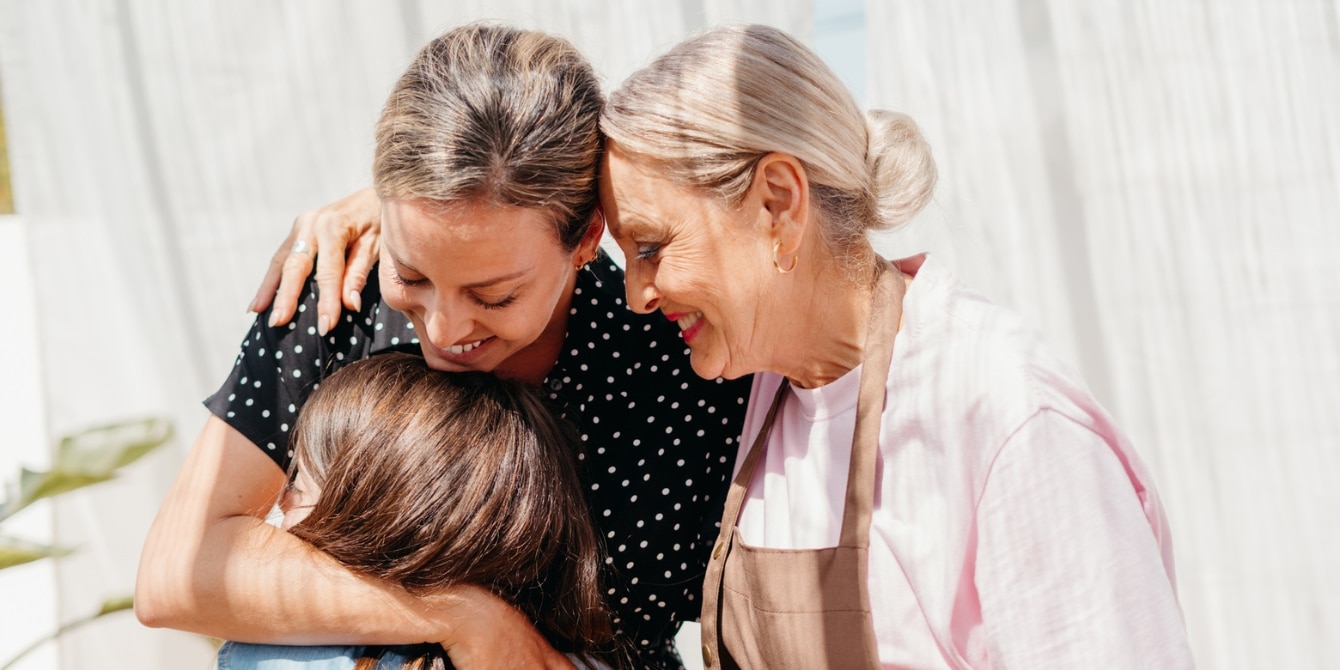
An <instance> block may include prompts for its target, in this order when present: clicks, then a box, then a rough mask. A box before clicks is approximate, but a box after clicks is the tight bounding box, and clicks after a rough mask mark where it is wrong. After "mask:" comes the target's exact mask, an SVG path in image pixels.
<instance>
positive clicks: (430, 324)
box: [420, 300, 475, 349]
mask: <svg viewBox="0 0 1340 670" xmlns="http://www.w3.org/2000/svg"><path fill="white" fill-rule="evenodd" d="M468 313H469V310H466V309H462V308H461V306H460V305H452V304H448V302H447V301H445V300H438V301H437V302H435V303H434V304H433V306H432V307H431V308H429V309H428V310H427V313H426V314H424V315H423V327H424V330H426V331H428V332H426V333H421V334H420V337H423V338H424V339H426V340H428V343H429V344H431V345H433V346H434V347H437V348H438V349H446V348H447V347H450V346H451V345H453V344H459V343H460V341H461V340H462V339H464V338H466V337H467V336H469V334H470V333H471V332H473V330H474V327H475V324H474V320H473V319H471V318H470V317H469V316H468Z"/></svg>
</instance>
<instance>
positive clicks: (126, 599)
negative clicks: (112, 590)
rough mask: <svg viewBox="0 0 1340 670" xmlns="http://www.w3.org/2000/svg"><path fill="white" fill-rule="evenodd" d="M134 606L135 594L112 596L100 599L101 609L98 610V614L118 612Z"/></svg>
mask: <svg viewBox="0 0 1340 670" xmlns="http://www.w3.org/2000/svg"><path fill="white" fill-rule="evenodd" d="M133 607H135V596H129V595H127V596H114V597H111V598H108V599H106V600H104V601H102V609H99V610H98V616H104V615H107V614H111V613H112V612H120V611H121V610H128V609H131V608H133Z"/></svg>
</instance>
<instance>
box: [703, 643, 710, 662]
mask: <svg viewBox="0 0 1340 670" xmlns="http://www.w3.org/2000/svg"><path fill="white" fill-rule="evenodd" d="M703 665H707V666H710V665H712V650H711V649H709V648H708V647H707V645H703Z"/></svg>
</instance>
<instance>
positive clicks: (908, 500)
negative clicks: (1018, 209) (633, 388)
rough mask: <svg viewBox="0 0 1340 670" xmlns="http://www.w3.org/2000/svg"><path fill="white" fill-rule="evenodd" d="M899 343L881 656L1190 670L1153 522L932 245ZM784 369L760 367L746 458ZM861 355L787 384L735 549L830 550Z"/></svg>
mask: <svg viewBox="0 0 1340 670" xmlns="http://www.w3.org/2000/svg"><path fill="white" fill-rule="evenodd" d="M899 266H900V267H901V268H902V269H903V270H904V271H905V272H908V273H909V274H914V275H915V278H914V280H913V281H912V282H911V283H910V284H909V287H908V292H907V296H906V297H905V299H904V316H903V324H902V328H901V330H900V331H899V333H898V336H897V338H896V339H895V341H894V352H893V361H892V363H891V365H890V369H889V378H888V383H887V392H888V395H887V396H886V399H885V409H884V413H883V417H882V424H881V435H880V453H879V456H878V462H877V477H878V481H877V484H876V492H875V496H876V499H875V504H874V513H873V518H872V521H871V531H870V543H871V546H870V574H869V587H870V596H871V602H872V606H873V618H874V624H875V634H876V638H877V640H878V645H879V656H880V660H881V662H882V663H883V665H884V667H886V668H977V669H983V668H1030V669H1031V668H1160V669H1163V668H1190V667H1192V666H1193V664H1192V660H1191V652H1190V648H1189V647H1188V644H1187V638H1186V630H1185V626H1184V624H1183V621H1182V615H1181V611H1180V608H1179V606H1178V603H1177V594H1176V587H1175V583H1174V577H1173V559H1172V546H1171V543H1170V539H1169V533H1168V526H1167V521H1166V519H1165V518H1164V515H1163V510H1162V508H1161V507H1160V504H1159V501H1158V498H1157V497H1156V495H1155V493H1154V489H1153V488H1152V485H1151V482H1150V478H1149V476H1148V474H1147V473H1146V471H1145V468H1144V466H1143V464H1141V462H1140V461H1139V459H1138V458H1137V456H1136V454H1135V452H1134V450H1133V449H1132V447H1131V445H1130V444H1129V443H1128V442H1127V440H1126V438H1125V437H1124V436H1122V435H1121V433H1120V432H1119V431H1118V430H1117V428H1116V426H1115V425H1113V422H1112V420H1111V418H1110V417H1109V416H1108V415H1107V414H1106V412H1104V411H1103V409H1102V408H1101V407H1099V406H1098V404H1097V402H1096V401H1095V400H1094V399H1093V397H1092V396H1091V395H1090V394H1089V392H1088V391H1087V390H1086V388H1085V387H1084V385H1083V384H1082V383H1080V382H1079V381H1077V379H1076V377H1075V375H1074V374H1073V373H1071V372H1070V371H1069V370H1068V369H1067V367H1066V366H1065V365H1064V364H1063V363H1062V362H1061V361H1060V360H1059V359H1058V358H1057V357H1056V356H1055V355H1054V354H1053V353H1052V352H1051V351H1050V350H1049V349H1048V348H1047V347H1045V346H1044V345H1043V343H1042V342H1041V340H1040V338H1039V336H1038V334H1037V333H1036V332H1034V331H1033V330H1032V329H1030V328H1028V327H1026V326H1025V325H1024V324H1023V322H1022V321H1021V319H1020V318H1019V317H1017V316H1016V315H1014V314H1012V313H1011V312H1009V311H1007V310H1004V309H1001V308H999V307H996V306H994V305H992V304H990V303H989V302H987V301H986V300H985V299H983V298H981V297H980V296H978V295H977V294H975V293H972V292H971V291H969V290H967V289H965V288H964V287H963V286H962V285H961V284H960V283H959V282H958V280H957V279H956V278H955V277H954V276H953V274H952V273H951V272H950V271H949V270H948V269H947V268H946V267H944V266H943V265H942V264H941V263H939V262H938V261H937V260H936V259H934V258H928V257H926V256H919V257H914V258H911V259H907V260H904V261H899ZM782 381H783V380H782V378H780V377H779V376H778V375H775V374H772V373H763V374H759V375H757V376H756V377H755V380H754V388H753V394H752V396H751V404H750V407H749V413H748V416H747V417H746V420H745V428H744V439H743V440H742V441H741V453H740V459H741V460H742V459H743V456H744V453H745V451H746V450H747V449H748V447H749V446H750V445H752V444H753V440H754V438H755V437H756V436H757V435H758V431H759V429H760V426H761V423H762V421H763V418H764V416H765V415H766V414H767V409H768V404H769V402H770V401H771V399H772V397H773V394H774V392H775V391H776V389H777V386H778V385H779V384H780V383H781V382H782ZM859 381H860V368H859V367H858V368H857V369H855V370H852V371H851V372H849V373H848V374H847V375H845V376H844V377H842V378H841V379H838V380H836V381H834V382H832V383H830V384H828V385H826V386H823V387H821V388H817V389H800V388H793V389H792V391H793V393H790V394H788V397H787V399H786V401H785V403H784V405H783V406H782V408H781V410H780V411H779V413H778V417H777V421H776V424H775V426H774V427H773V432H772V434H771V435H770V437H769V440H768V445H767V453H766V455H765V457H764V459H763V461H762V462H761V463H760V464H759V467H758V469H757V470H756V471H755V474H754V478H753V480H752V481H751V484H750V488H749V493H748V495H747V496H746V499H745V502H744V506H743V509H742V511H741V516H740V524H739V525H740V531H741V533H742V534H743V538H744V540H745V541H746V542H748V543H749V544H751V545H754V546H762V547H772V548H794V549H812V548H822V547H831V546H834V545H836V544H837V541H838V533H839V530H840V527H841V522H842V504H843V495H844V491H845V487H846V478H847V466H848V463H849V462H850V459H851V439H852V433H853V430H854V425H855V414H856V397H857V390H858V386H859Z"/></svg>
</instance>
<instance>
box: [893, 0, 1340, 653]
mask: <svg viewBox="0 0 1340 670" xmlns="http://www.w3.org/2000/svg"><path fill="white" fill-rule="evenodd" d="M867 9H868V12H869V15H868V21H869V23H868V26H867V29H868V32H869V35H870V42H869V43H870V45H871V49H870V58H871V60H870V68H871V73H870V77H871V80H870V90H871V101H872V103H873V104H876V105H879V106H885V107H890V108H894V109H900V110H902V111H906V112H909V113H911V114H912V115H913V116H914V117H915V118H916V119H917V120H918V121H919V122H920V123H921V124H922V126H923V128H924V129H925V131H926V133H927V135H928V136H929V139H930V142H931V144H932V145H933V147H934V150H935V152H936V155H937V159H938V161H939V164H940V166H941V169H942V179H941V183H940V188H939V195H938V196H937V198H936V202H935V203H934V204H933V206H932V207H931V209H930V211H929V212H928V213H927V214H926V215H924V216H923V217H922V221H920V222H919V223H918V224H917V225H916V226H915V227H914V228H913V229H912V230H909V231H907V232H906V233H905V234H897V235H894V236H893V238H892V239H890V240H888V241H886V244H889V245H890V246H891V247H895V248H899V249H910V248H915V247H919V246H926V245H929V246H932V247H935V248H943V249H944V250H945V253H946V254H947V255H949V256H950V257H951V258H952V259H953V260H954V262H955V264H956V265H957V266H958V267H959V269H960V271H961V272H962V274H964V275H967V276H968V277H969V279H970V281H971V282H972V283H973V284H974V285H976V286H978V287H980V288H982V289H983V290H984V291H985V292H986V293H988V294H989V295H990V296H991V297H992V298H993V299H995V300H997V301H999V302H1002V303H1005V304H1008V305H1011V306H1013V307H1014V308H1016V309H1018V310H1019V311H1021V312H1023V313H1024V314H1026V315H1028V316H1030V317H1032V318H1034V319H1036V320H1037V321H1038V322H1039V323H1040V324H1041V325H1042V326H1043V328H1044V330H1045V331H1046V332H1047V333H1048V335H1049V336H1050V337H1051V339H1052V340H1053V341H1054V342H1058V343H1059V344H1060V345H1061V346H1062V349H1063V350H1064V351H1066V352H1067V353H1068V355H1069V356H1070V357H1071V360H1072V361H1074V362H1075V363H1076V364H1077V365H1078V366H1079V368H1080V369H1081V370H1082V372H1083V374H1084V375H1085V377H1086V378H1087V379H1088V380H1089V382H1090V383H1091V385H1092V386H1093V388H1094V391H1095V392H1096V393H1097V394H1098V396H1099V398H1100V399H1101V400H1102V401H1103V402H1104V403H1105V404H1106V405H1107V406H1108V408H1109V409H1110V410H1111V411H1112V412H1113V413H1114V414H1115V415H1116V417H1117V419H1118V420H1119V421H1120V423H1121V424H1122V425H1123V426H1124V427H1125V428H1126V430H1127V431H1128V432H1129V433H1130V434H1131V436H1132V437H1133V438H1134V441H1135V443H1136V445H1137V447H1138V448H1139V451H1140V453H1141V454H1142V456H1143V457H1144V459H1145V460H1146V461H1147V462H1148V464H1149V465H1150V466H1151V468H1152V469H1153V471H1154V474H1155V477H1156V480H1157V482H1158V485H1159V490H1160V493H1161V494H1162V497H1163V499H1164V502H1165V504H1166V506H1167V508H1168V512H1169V515H1170V517H1171V520H1172V523H1173V533H1174V544H1175V547H1176V553H1177V565H1178V571H1179V573H1178V581H1179V590H1180V592H1181V600H1182V605H1183V611H1184V614H1185V617H1186V621H1187V626H1188V629H1189V630H1190V633H1191V636H1192V643H1193V648H1194V650H1195V652H1196V655H1197V660H1198V662H1199V664H1200V666H1201V667H1204V668H1224V669H1229V668H1243V669H1247V668H1264V667H1308V668H1319V667H1328V666H1329V665H1331V664H1332V663H1333V661H1332V659H1334V658H1336V657H1337V654H1340V637H1337V636H1336V635H1335V634H1334V631H1336V630H1340V576H1337V574H1336V571H1335V570H1334V564H1335V559H1334V556H1335V554H1336V551H1337V546H1338V545H1337V540H1336V534H1335V532H1334V531H1335V523H1334V520H1333V519H1332V518H1331V517H1332V516H1333V510H1336V509H1340V493H1337V489H1336V487H1335V486H1334V482H1335V480H1336V478H1337V476H1340V450H1337V449H1336V446H1337V441H1338V440H1340V414H1338V413H1337V412H1336V411H1335V407H1336V406H1337V405H1338V404H1340V280H1338V279H1337V278H1336V274H1335V272H1334V267H1335V261H1334V259H1335V258H1336V257H1337V255H1340V225H1337V214H1336V213H1337V212H1340V188H1337V187H1340V123H1338V122H1337V121H1336V119H1338V118H1340V38H1337V35H1340V22H1338V21H1337V17H1336V5H1335V4H1334V3H1316V2H1303V1H1296V2H1273V1H1264V0H1235V1H1232V2H1206V1H1200V0H1197V1H1190V0H1181V1H1178V2H1161V1H1154V0H1139V1H1136V2H1128V1H1124V0H1123V1H1115V0H1113V1H1097V0H1095V1H1092V2H1084V3H1067V2H1045V1H1043V0H1017V1H1009V2H982V1H972V0H949V1H943V0H934V1H930V0H927V1H919V2H918V1H913V2H899V3H883V2H871V3H869V4H868V8H867Z"/></svg>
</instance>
